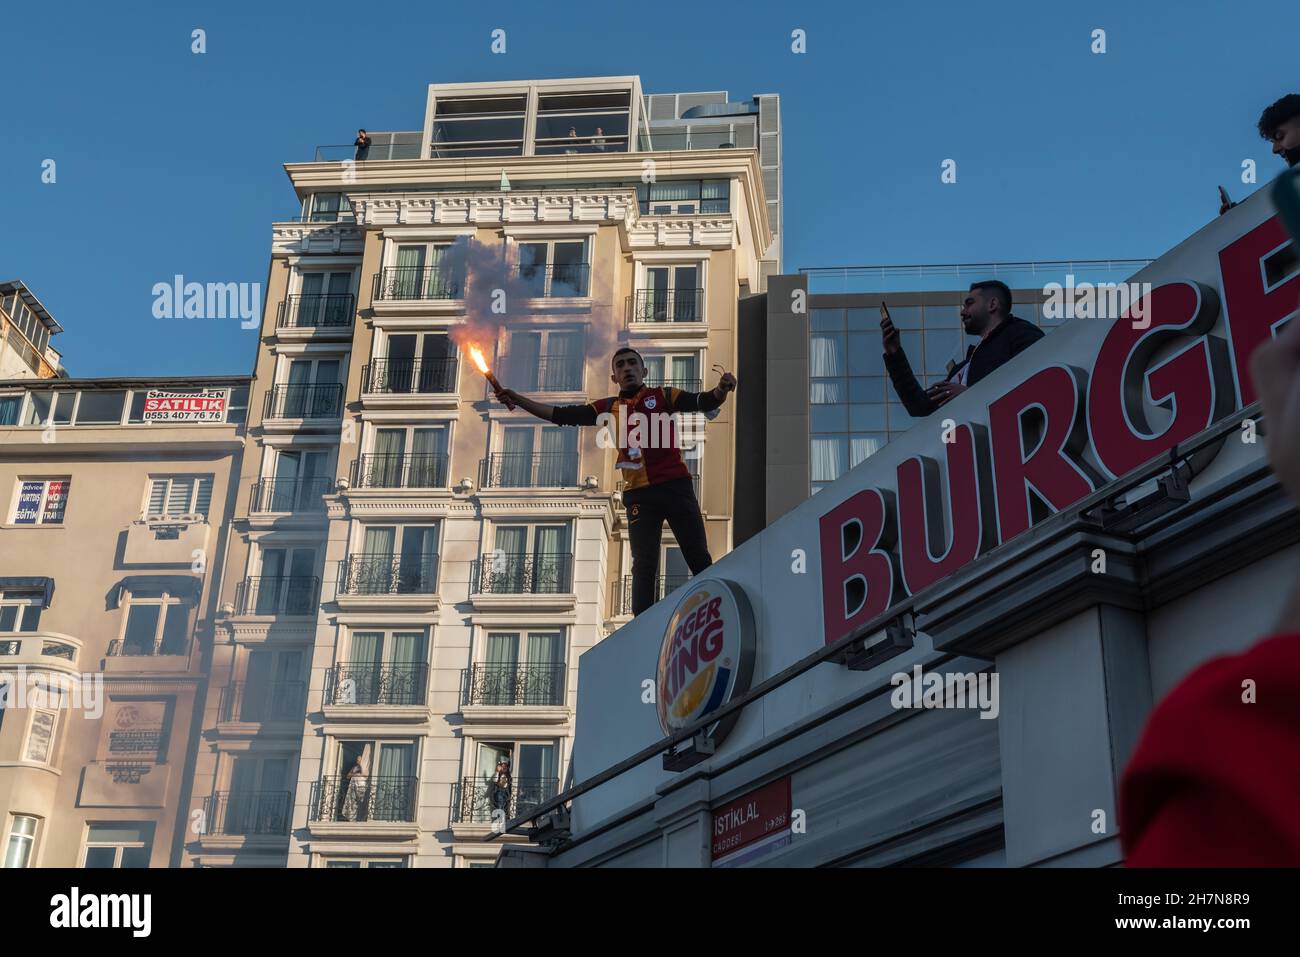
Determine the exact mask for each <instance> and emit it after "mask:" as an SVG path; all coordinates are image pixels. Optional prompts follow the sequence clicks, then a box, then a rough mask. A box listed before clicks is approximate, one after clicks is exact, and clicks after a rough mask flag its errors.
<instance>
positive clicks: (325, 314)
mask: <svg viewBox="0 0 1300 957" xmlns="http://www.w3.org/2000/svg"><path fill="white" fill-rule="evenodd" d="M355 309H356V297H355V296H353V295H352V294H351V293H329V294H323V293H308V294H304V295H296V296H286V297H285V299H284V301H283V302H281V303H280V309H279V314H278V315H277V316H276V320H275V326H276V328H277V329H348V328H351V326H352V316H353V313H354V312H355Z"/></svg>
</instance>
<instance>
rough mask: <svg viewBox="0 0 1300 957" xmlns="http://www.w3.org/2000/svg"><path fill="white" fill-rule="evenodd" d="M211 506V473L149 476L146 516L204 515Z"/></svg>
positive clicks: (205, 516)
mask: <svg viewBox="0 0 1300 957" xmlns="http://www.w3.org/2000/svg"><path fill="white" fill-rule="evenodd" d="M211 505H212V476H211V475H165V476H158V477H151V478H150V479H149V502H148V504H147V506H146V507H145V514H146V515H167V516H176V515H202V516H203V517H204V518H205V519H206V518H207V517H208V509H209V508H210V507H211Z"/></svg>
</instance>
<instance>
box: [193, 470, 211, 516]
mask: <svg viewBox="0 0 1300 957" xmlns="http://www.w3.org/2000/svg"><path fill="white" fill-rule="evenodd" d="M211 506H212V476H211V475H205V476H203V478H201V479H199V493H198V495H197V496H196V498H195V502H194V511H196V512H198V513H199V514H200V515H202V516H203V517H204V518H207V517H208V509H209V508H210V507H211Z"/></svg>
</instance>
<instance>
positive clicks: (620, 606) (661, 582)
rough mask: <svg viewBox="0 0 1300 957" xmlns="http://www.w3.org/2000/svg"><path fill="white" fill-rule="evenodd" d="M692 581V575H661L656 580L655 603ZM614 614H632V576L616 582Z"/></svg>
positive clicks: (625, 576)
mask: <svg viewBox="0 0 1300 957" xmlns="http://www.w3.org/2000/svg"><path fill="white" fill-rule="evenodd" d="M690 580H691V576H690V575H660V576H659V577H658V578H656V579H655V601H659V600H660V599H662V598H663V597H664V595H667V594H668V593H669V592H671V591H673V590H674V589H675V588H677V587H679V586H681V585H684V584H686V583H687V582H688V581H690ZM613 613H614V614H615V615H630V614H632V576H631V575H624V576H623V577H622V579H621V580H619V581H617V582H615V588H614V610H613Z"/></svg>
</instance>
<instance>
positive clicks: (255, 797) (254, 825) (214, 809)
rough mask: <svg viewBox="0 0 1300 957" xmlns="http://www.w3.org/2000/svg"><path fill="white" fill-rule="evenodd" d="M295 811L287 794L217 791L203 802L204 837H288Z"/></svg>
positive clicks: (291, 799) (278, 792)
mask: <svg viewBox="0 0 1300 957" xmlns="http://www.w3.org/2000/svg"><path fill="white" fill-rule="evenodd" d="M292 812H293V795H292V794H290V793H289V792H288V791H217V792H215V793H214V794H213V795H212V796H211V797H207V798H204V799H203V820H204V822H205V824H206V825H207V827H206V829H205V830H204V832H203V836H206V835H209V834H220V835H227V836H245V837H249V836H280V837H283V836H286V835H288V833H289V821H290V818H291V817H292Z"/></svg>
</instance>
